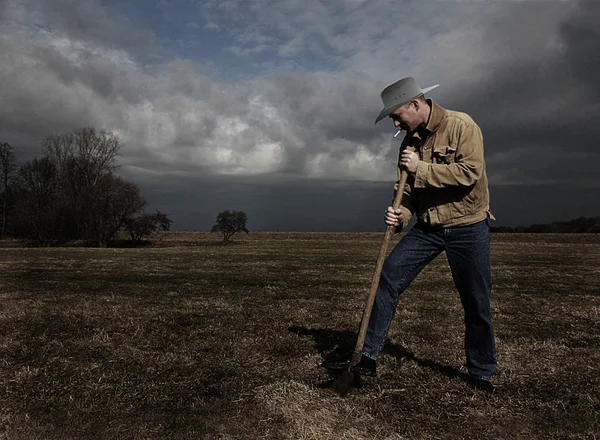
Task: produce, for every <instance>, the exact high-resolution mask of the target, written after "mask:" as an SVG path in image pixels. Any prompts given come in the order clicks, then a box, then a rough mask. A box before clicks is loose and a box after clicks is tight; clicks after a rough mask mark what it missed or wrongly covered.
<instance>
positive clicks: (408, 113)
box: [390, 101, 421, 131]
mask: <svg viewBox="0 0 600 440" xmlns="http://www.w3.org/2000/svg"><path fill="white" fill-rule="evenodd" d="M390 118H392V120H393V121H394V127H396V128H398V127H399V128H401V129H402V130H404V131H414V130H416V129H417V127H418V126H419V124H420V123H421V121H420V119H419V113H418V111H417V105H416V103H415V102H414V101H411V102H409V103H408V104H405V105H403V106H402V107H399V108H397V109H396V110H394V111H393V112H392V113H391V114H390Z"/></svg>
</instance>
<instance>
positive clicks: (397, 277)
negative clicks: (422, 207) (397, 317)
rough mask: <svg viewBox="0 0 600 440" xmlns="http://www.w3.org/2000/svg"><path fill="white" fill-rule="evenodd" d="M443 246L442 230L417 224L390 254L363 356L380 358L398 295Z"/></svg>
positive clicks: (383, 272) (374, 305)
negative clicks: (427, 229)
mask: <svg viewBox="0 0 600 440" xmlns="http://www.w3.org/2000/svg"><path fill="white" fill-rule="evenodd" d="M443 249H444V241H443V233H442V231H437V232H433V231H426V230H423V229H422V228H420V227H419V226H418V225H415V226H414V227H413V228H412V229H411V230H410V231H408V233H407V234H406V236H405V237H404V238H403V239H402V240H400V242H399V243H398V244H397V245H396V247H395V248H394V249H393V250H392V252H391V253H390V255H388V257H387V258H386V260H385V263H384V264H383V269H382V271H381V277H380V279H379V287H378V289H377V296H376V297H375V303H374V304H373V311H372V312H371V319H370V320H369V327H368V330H367V335H366V338H365V344H364V347H363V355H364V356H366V357H368V358H370V359H377V357H378V356H379V353H380V352H381V350H382V349H383V346H384V345H385V342H386V339H387V333H388V330H389V328H390V324H391V323H392V319H393V318H394V314H395V313H396V306H397V305H398V297H399V296H400V294H401V293H402V292H404V290H406V288H407V287H408V286H409V284H410V283H411V282H412V280H414V279H415V277H416V276H417V275H418V274H419V272H421V270H422V269H423V268H424V267H425V266H426V265H427V264H428V263H429V262H430V261H431V260H433V259H434V258H435V257H436V256H437V255H439V254H440V253H441V252H442V250H443Z"/></svg>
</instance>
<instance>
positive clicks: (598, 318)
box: [0, 232, 600, 439]
mask: <svg viewBox="0 0 600 440" xmlns="http://www.w3.org/2000/svg"><path fill="white" fill-rule="evenodd" d="M382 238H383V234H379V233H346V234H344V233H335V234H334V233H331V234H324V233H298V234H293V233H251V234H249V235H243V236H237V235H236V236H235V237H234V240H235V243H234V244H233V245H229V246H223V245H220V244H219V243H217V241H218V240H219V238H218V237H217V236H216V235H210V234H208V233H206V234H205V233H183V232H180V233H176V232H173V233H168V234H167V235H165V236H163V238H162V239H160V240H158V241H157V242H156V245H155V246H154V247H147V248H140V249H116V248H109V249H91V248H75V247H73V248H50V249H38V248H19V247H11V248H3V249H0V268H1V273H2V275H1V277H0V439H167V438H168V439H198V438H202V439H230V438H232V439H246V438H247V439H258V438H269V439H386V438H387V439H463V438H464V439H483V438H486V439H518V438H520V439H552V438H556V439H596V438H600V416H599V415H598V414H599V413H600V374H599V372H600V367H599V365H600V234H596V235H585V234H583V235H575V234H564V235H551V234H539V235H534V234H530V235H526V234H495V235H493V238H492V241H493V243H492V264H493V277H494V287H493V298H492V305H493V312H494V323H495V326H496V336H497V350H498V360H499V364H500V366H499V371H498V374H497V375H496V378H495V383H496V385H497V389H496V393H495V394H494V395H491V396H490V395H487V394H485V393H483V392H482V391H478V390H473V389H472V388H470V387H469V386H468V385H467V383H466V382H465V369H464V367H463V364H464V353H463V324H462V308H461V306H460V302H459V299H458V294H457V293H456V292H455V290H454V287H453V284H452V280H451V277H450V272H449V268H448V266H447V262H446V260H445V256H443V255H442V256H440V258H438V259H437V260H435V261H434V263H433V264H432V265H430V266H429V267H427V268H426V269H425V271H424V272H422V273H421V275H420V276H419V277H418V278H417V280H416V281H415V282H414V283H413V285H412V286H411V288H410V289H409V290H408V291H407V292H406V293H405V295H404V296H403V297H402V298H401V300H400V304H399V307H398V312H397V315H396V319H395V321H394V323H393V325H392V328H391V331H390V338H391V341H390V344H389V345H388V347H387V349H386V351H385V354H384V355H383V356H382V357H381V358H380V362H379V366H378V369H379V375H378V377H377V378H375V379H364V380H363V381H362V385H361V386H360V387H357V388H354V389H352V390H351V391H350V393H349V394H348V395H347V396H346V397H344V398H340V397H339V396H337V395H335V394H334V393H333V392H332V390H331V389H330V388H329V384H330V380H331V376H330V375H329V374H328V373H327V371H325V370H323V369H322V368H321V367H320V366H319V365H320V363H321V362H322V361H323V359H324V358H325V357H327V356H332V355H334V354H337V353H340V352H344V351H346V350H348V349H350V348H351V347H352V346H353V344H354V340H353V338H354V334H355V332H356V330H357V328H358V325H359V320H360V315H361V313H362V308H363V303H364V299H365V295H366V293H367V292H368V289H369V286H370V282H371V277H372V271H373V269H374V267H375V261H376V258H377V252H378V249H379V247H380V245H381V241H382ZM395 240H397V237H396V239H395Z"/></svg>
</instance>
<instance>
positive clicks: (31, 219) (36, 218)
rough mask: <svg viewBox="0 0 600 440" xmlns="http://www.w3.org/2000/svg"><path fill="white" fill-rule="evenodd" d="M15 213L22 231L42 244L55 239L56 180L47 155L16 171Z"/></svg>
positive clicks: (57, 202) (56, 223) (56, 217)
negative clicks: (17, 193) (21, 225)
mask: <svg viewBox="0 0 600 440" xmlns="http://www.w3.org/2000/svg"><path fill="white" fill-rule="evenodd" d="M18 190H19V202H18V204H17V215H18V217H19V220H20V222H21V223H22V224H23V225H25V233H26V234H27V235H33V236H35V238H36V239H37V240H38V243H39V244H40V245H42V246H47V245H49V244H51V242H52V241H53V240H54V239H55V238H56V229H57V227H58V225H59V215H58V213H59V211H60V203H59V181H58V170H57V167H56V164H55V163H54V161H52V160H51V159H50V158H48V157H42V158H41V159H34V160H32V161H30V162H27V163H25V164H24V165H23V166H22V167H21V168H20V169H19V174H18Z"/></svg>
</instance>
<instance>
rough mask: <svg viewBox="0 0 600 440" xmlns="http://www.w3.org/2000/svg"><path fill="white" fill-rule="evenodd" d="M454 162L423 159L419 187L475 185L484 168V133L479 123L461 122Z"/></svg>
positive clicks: (419, 168) (419, 167)
mask: <svg viewBox="0 0 600 440" xmlns="http://www.w3.org/2000/svg"><path fill="white" fill-rule="evenodd" d="M459 124H460V125H459V126H458V133H457V141H458V142H457V147H456V155H455V157H454V162H453V163H449V164H437V163H427V162H423V161H420V162H419V165H418V167H417V172H416V174H415V188H428V187H429V188H444V187H448V186H471V185H473V184H475V182H477V181H478V180H479V178H480V177H481V176H482V174H483V170H484V160H483V136H482V134H481V130H480V129H479V127H478V126H477V124H475V123H470V124H468V123H466V122H462V121H461V122H460V123H459Z"/></svg>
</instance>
